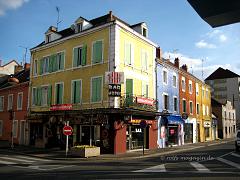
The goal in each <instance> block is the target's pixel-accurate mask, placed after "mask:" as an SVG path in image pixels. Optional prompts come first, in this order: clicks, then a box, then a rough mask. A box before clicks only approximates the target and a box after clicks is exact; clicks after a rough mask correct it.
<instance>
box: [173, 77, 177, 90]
mask: <svg viewBox="0 0 240 180" xmlns="http://www.w3.org/2000/svg"><path fill="white" fill-rule="evenodd" d="M173 87H175V88H176V87H177V76H176V75H173Z"/></svg>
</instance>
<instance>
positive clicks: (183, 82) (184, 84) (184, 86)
mask: <svg viewBox="0 0 240 180" xmlns="http://www.w3.org/2000/svg"><path fill="white" fill-rule="evenodd" d="M185 90H186V82H185V78H182V91H183V92H185Z"/></svg>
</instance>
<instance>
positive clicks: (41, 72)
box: [39, 59, 44, 75]
mask: <svg viewBox="0 0 240 180" xmlns="http://www.w3.org/2000/svg"><path fill="white" fill-rule="evenodd" d="M43 61H44V59H40V66H39V75H42V74H43V68H44V67H43Z"/></svg>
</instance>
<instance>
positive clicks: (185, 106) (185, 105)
mask: <svg viewBox="0 0 240 180" xmlns="http://www.w3.org/2000/svg"><path fill="white" fill-rule="evenodd" d="M182 108H183V112H187V104H186V100H185V99H183V100H182Z"/></svg>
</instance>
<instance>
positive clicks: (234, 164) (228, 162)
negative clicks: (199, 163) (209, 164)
mask: <svg viewBox="0 0 240 180" xmlns="http://www.w3.org/2000/svg"><path fill="white" fill-rule="evenodd" d="M217 160H218V161H221V162H223V163H225V164H228V165H230V166H233V167H235V168H237V169H240V165H239V164H237V163H235V162H232V161H229V160H226V159H223V158H221V157H219V158H217Z"/></svg>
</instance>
